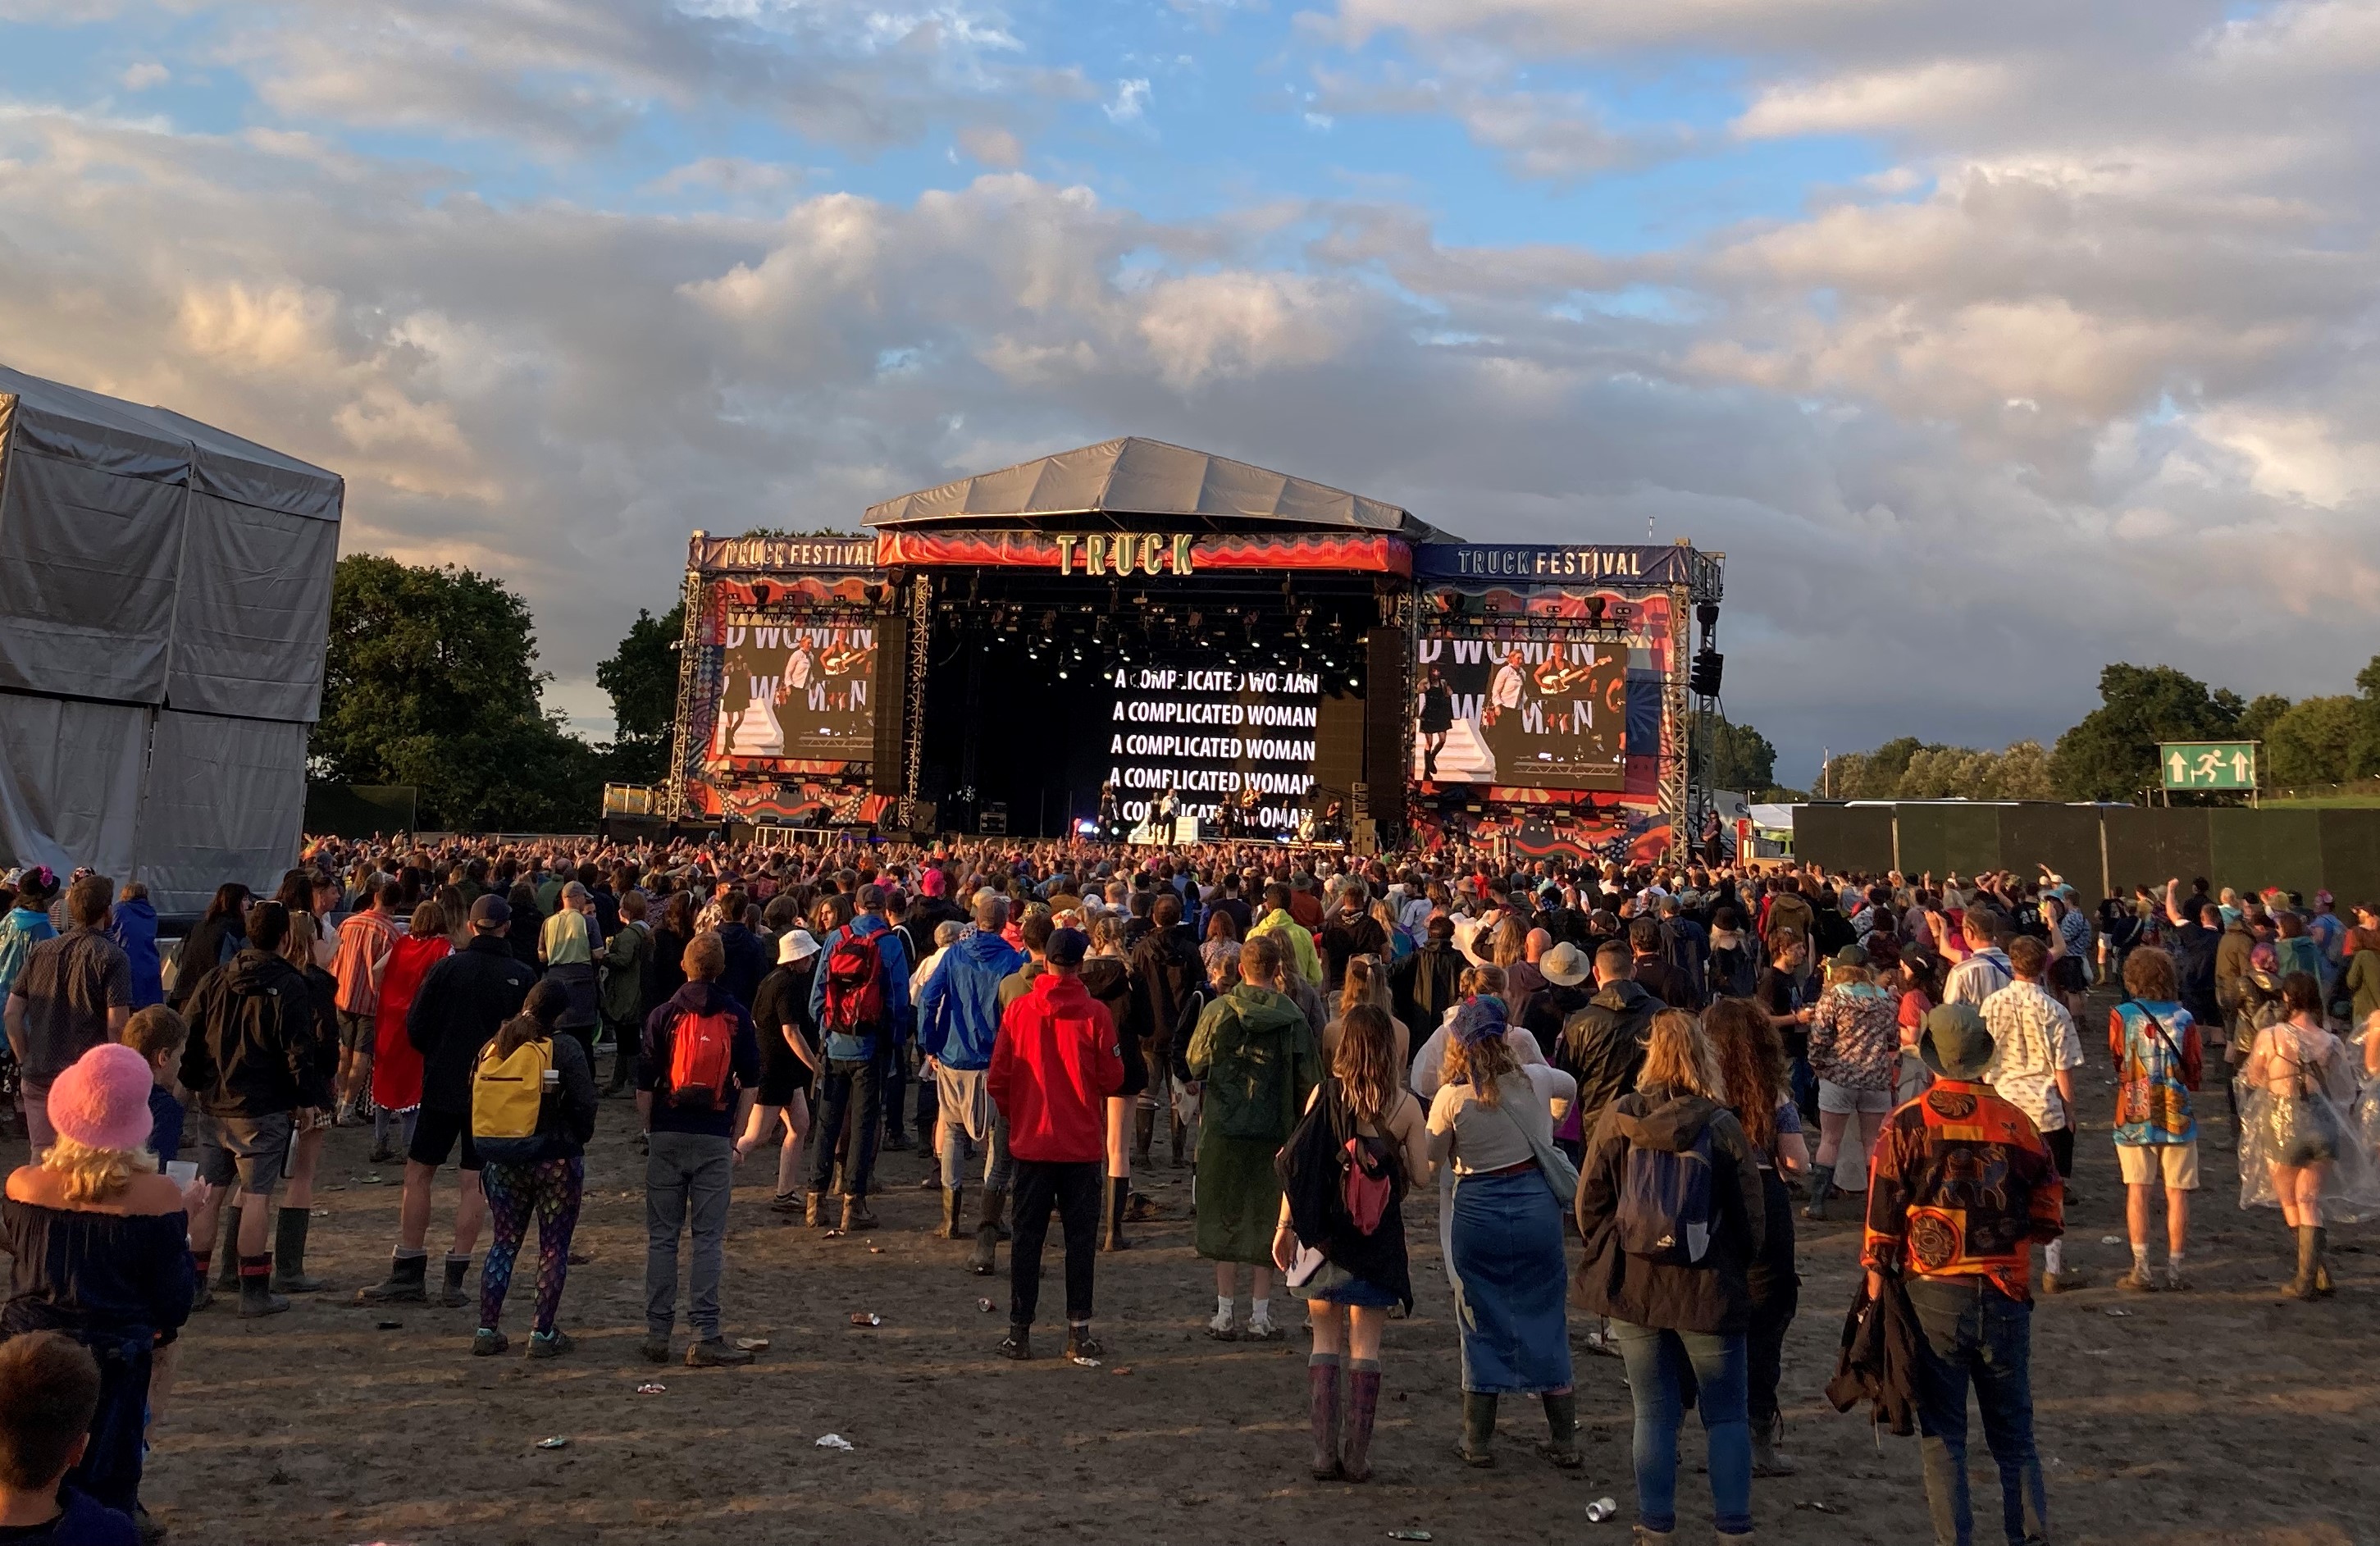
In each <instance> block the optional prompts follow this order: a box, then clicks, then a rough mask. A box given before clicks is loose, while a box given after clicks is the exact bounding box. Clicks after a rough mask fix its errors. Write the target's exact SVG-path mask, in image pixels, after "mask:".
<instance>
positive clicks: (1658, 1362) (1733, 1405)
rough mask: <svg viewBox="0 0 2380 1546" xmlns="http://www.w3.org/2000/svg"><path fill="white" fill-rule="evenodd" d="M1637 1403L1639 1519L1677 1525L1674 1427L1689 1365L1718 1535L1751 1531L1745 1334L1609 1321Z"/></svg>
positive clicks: (1650, 1524) (1663, 1527)
mask: <svg viewBox="0 0 2380 1546" xmlns="http://www.w3.org/2000/svg"><path fill="white" fill-rule="evenodd" d="M1611 1334H1612V1335H1613V1336H1614V1337H1616V1338H1617V1339H1619V1343H1620V1357H1621V1359H1622V1360H1623V1361H1624V1362H1625V1364H1626V1365H1627V1369H1628V1393H1629V1394H1630V1395H1631V1396H1633V1397H1634V1399H1635V1403H1636V1447H1635V1459H1636V1522H1637V1523H1638V1524H1640V1525H1642V1526H1644V1527H1645V1528H1646V1529H1648V1530H1654V1531H1664V1532H1665V1531H1669V1530H1674V1529H1676V1528H1678V1429H1679V1426H1680V1425H1681V1424H1682V1423H1683V1422H1684V1421H1685V1419H1686V1410H1685V1399H1684V1394H1685V1383H1686V1376H1687V1373H1688V1371H1689V1369H1691V1370H1692V1372H1693V1375H1694V1383H1695V1384H1696V1386H1697V1387H1699V1390H1700V1394H1698V1395H1697V1396H1696V1397H1695V1401H1694V1405H1695V1406H1697V1407H1699V1408H1700V1409H1701V1411H1702V1415H1703V1432H1704V1434H1705V1435H1706V1437H1707V1439H1708V1440H1709V1443H1710V1483H1711V1512H1712V1514H1713V1515H1714V1516H1715V1517H1716V1520H1717V1523H1718V1533H1719V1534H1721V1535H1749V1534H1751V1533H1752V1424H1751V1423H1750V1422H1749V1421H1747V1420H1746V1419H1745V1416H1744V1337H1743V1333H1741V1332H1738V1333H1735V1334H1733V1335H1731V1336H1718V1335H1714V1334H1712V1333H1708V1332H1665V1331H1662V1330H1660V1329H1659V1328H1658V1327H1655V1326H1635V1325H1631V1324H1630V1323H1628V1322H1627V1321H1613V1322H1611Z"/></svg>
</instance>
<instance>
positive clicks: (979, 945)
mask: <svg viewBox="0 0 2380 1546" xmlns="http://www.w3.org/2000/svg"><path fill="white" fill-rule="evenodd" d="M1025 960H1026V956H1025V953H1024V952H1023V951H1021V950H1019V949H1017V948H1016V947H1015V946H1014V945H1012V944H1010V943H1008V942H1007V941H1006V940H1004V939H1002V938H1001V937H1000V936H999V935H998V934H987V933H985V932H984V931H981V930H980V929H970V930H968V931H966V932H965V934H962V935H960V936H959V941H958V943H956V944H953V945H952V946H951V947H950V948H949V949H948V950H945V951H944V952H942V964H941V966H939V967H937V968H934V975H933V976H931V977H929V978H928V979H927V980H926V991H925V992H924V993H923V994H921V995H919V998H918V1003H917V1046H918V1048H919V1049H920V1050H921V1051H923V1052H924V1053H925V1054H926V1055H927V1056H928V1057H930V1058H936V1059H939V1060H940V1061H941V1062H943V1063H946V1064H948V1065H951V1066H952V1067H953V1068H989V1067H990V1066H991V1043H992V1041H994V1039H995V1038H997V1037H998V1036H999V1034H1000V980H1001V979H1002V978H1003V977H1006V976H1007V975H1008V974H1009V973H1011V972H1013V971H1014V970H1016V969H1017V968H1020V967H1022V966H1024V965H1025Z"/></svg>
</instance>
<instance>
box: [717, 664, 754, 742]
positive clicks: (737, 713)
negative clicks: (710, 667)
mask: <svg viewBox="0 0 2380 1546" xmlns="http://www.w3.org/2000/svg"><path fill="white" fill-rule="evenodd" d="M751 707H752V678H751V677H749V676H746V675H745V674H744V673H743V672H742V671H740V670H737V669H735V667H733V666H731V667H729V668H728V672H727V681H726V683H725V688H724V690H723V691H722V693H721V695H720V700H719V709H720V712H722V714H724V715H725V716H726V724H725V726H724V728H722V730H721V731H720V735H719V755H720V756H722V757H733V756H735V733H736V732H737V731H739V730H741V729H743V728H744V716H745V714H746V713H747V712H750V710H751Z"/></svg>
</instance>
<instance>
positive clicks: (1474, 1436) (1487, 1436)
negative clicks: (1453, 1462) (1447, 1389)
mask: <svg viewBox="0 0 2380 1546" xmlns="http://www.w3.org/2000/svg"><path fill="white" fill-rule="evenodd" d="M1495 1443H1496V1398H1495V1397H1494V1396H1492V1395H1482V1394H1479V1393H1478V1392H1476V1391H1464V1392H1463V1438H1462V1441H1461V1442H1460V1443H1457V1444H1456V1445H1455V1446H1454V1457H1455V1458H1456V1459H1457V1460H1460V1461H1462V1462H1463V1464H1464V1465H1466V1466H1492V1465H1494V1464H1495V1463H1496V1451H1495Z"/></svg>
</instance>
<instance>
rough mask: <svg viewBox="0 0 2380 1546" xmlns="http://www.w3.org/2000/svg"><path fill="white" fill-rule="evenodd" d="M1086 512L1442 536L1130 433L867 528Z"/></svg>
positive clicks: (881, 513) (889, 509)
mask: <svg viewBox="0 0 2380 1546" xmlns="http://www.w3.org/2000/svg"><path fill="white" fill-rule="evenodd" d="M1091 514H1113V515H1134V516H1171V517H1192V518H1200V519H1206V520H1210V521H1218V522H1225V523H1232V524H1238V523H1244V522H1245V523H1262V522H1266V521H1283V522H1293V523H1295V524H1297V525H1299V526H1344V527H1350V528H1353V529H1354V530H1361V531H1382V532H1388V533H1391V534H1393V535H1396V536H1401V537H1404V538H1407V539H1410V540H1412V541H1415V542H1427V541H1428V540H1430V539H1432V538H1434V537H1436V536H1438V535H1439V533H1438V532H1437V531H1436V530H1434V529H1433V528H1431V527H1430V526H1429V525H1428V524H1427V523H1426V522H1424V521H1422V520H1420V519H1418V518H1416V517H1415V516H1414V515H1412V514H1411V513H1410V512H1408V511H1405V510H1402V509H1399V508H1398V507H1397V506H1396V505H1390V504H1387V503H1385V502H1383V501H1381V500H1378V499H1366V498H1365V497H1364V496H1363V495H1362V494H1355V493H1347V492H1346V491H1345V490H1344V489H1334V488H1331V487H1330V486H1329V485H1327V484H1323V483H1313V482H1308V481H1306V480H1305V479H1303V478H1292V477H1291V476H1289V474H1287V473H1285V472H1272V471H1268V470H1267V469H1264V468H1261V467H1252V466H1250V465H1249V464H1248V463H1246V462H1235V461H1233V460H1232V459H1231V458H1230V457H1228V456H1210V455H1209V454H1208V453H1207V452H1204V451H1192V450H1188V449H1186V448H1184V447H1183V446H1179V445H1169V444H1166V443H1165V442H1163V441H1161V440H1143V439H1141V438H1140V437H1139V436H1136V435H1127V436H1125V437H1124V438H1123V439H1121V440H1110V441H1102V442H1101V443H1100V444H1097V445H1086V446H1083V447H1082V448H1080V449H1079V450H1075V451H1061V452H1059V453H1058V454H1057V455H1056V456H1043V457H1041V458H1040V459H1038V461H1029V462H1019V463H1018V464H1017V465H1016V466H1014V467H1004V468H1002V469H1000V470H998V471H997V472H982V473H977V475H976V476H974V477H972V478H962V479H959V480H958V481H955V482H951V483H944V484H942V485H941V486H940V487H939V488H931V489H920V490H919V491H918V492H917V493H906V494H903V495H902V496H901V497H900V498H898V499H889V500H886V501H885V502H884V503H883V504H881V505H869V506H868V525H869V526H930V525H933V524H935V523H937V522H943V521H954V520H977V519H980V518H982V517H985V516H1011V517H1014V516H1058V517H1063V516H1083V515H1091Z"/></svg>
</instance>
